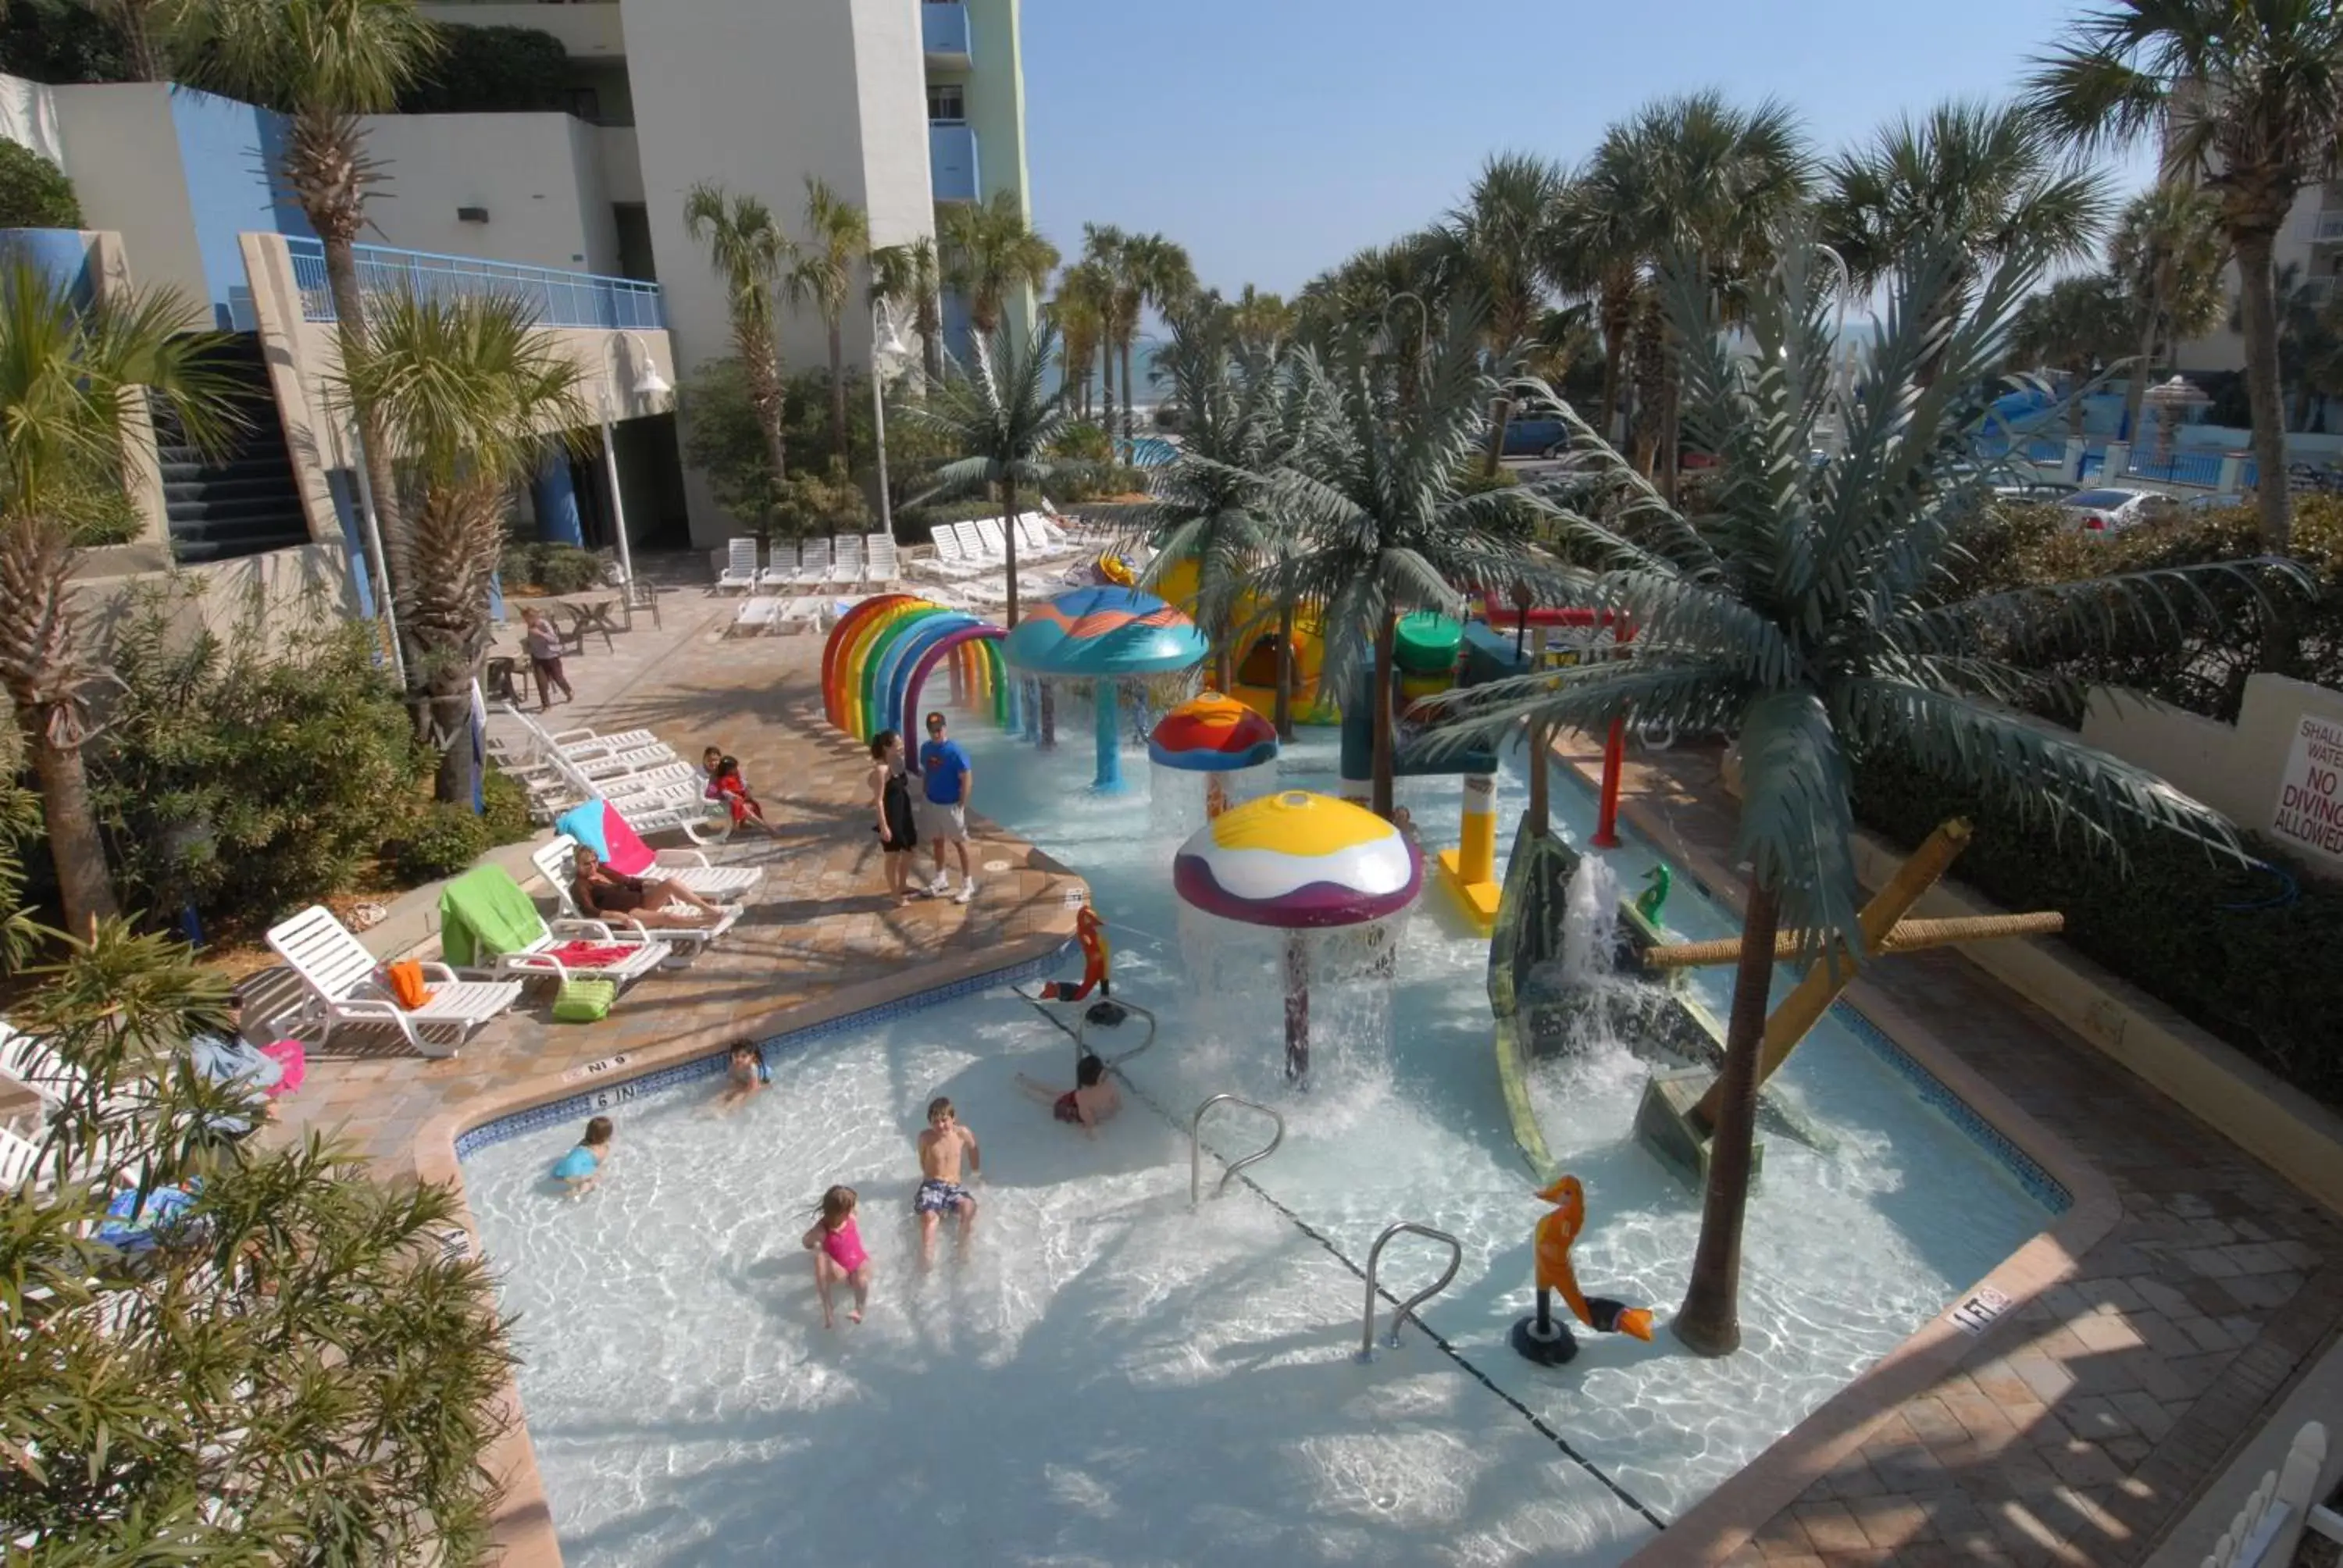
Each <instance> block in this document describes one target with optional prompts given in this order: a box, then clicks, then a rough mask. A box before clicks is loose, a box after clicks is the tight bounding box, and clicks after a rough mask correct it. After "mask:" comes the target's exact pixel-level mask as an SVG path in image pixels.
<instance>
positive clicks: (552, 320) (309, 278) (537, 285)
mask: <svg viewBox="0 0 2343 1568" xmlns="http://www.w3.org/2000/svg"><path fill="white" fill-rule="evenodd" d="M285 248H286V249H287V251H288V252H290V253H291V255H292V258H293V282H294V284H295V286H297V287H298V288H299V289H300V291H301V317H302V319H303V320H305V321H332V320H334V319H335V314H334V296H333V292H332V290H331V289H330V288H329V287H328V286H327V280H326V247H325V246H324V245H322V244H321V243H319V242H318V241H317V240H314V239H298V238H295V237H293V236H287V237H286V240H285ZM352 248H353V249H354V250H355V251H356V253H357V269H358V291H359V292H360V293H361V294H364V295H367V296H374V295H394V294H410V295H415V296H417V297H422V298H425V299H460V298H465V297H470V296H476V295H505V296H508V297H514V298H518V299H520V300H522V301H524V302H526V303H527V304H528V305H529V306H530V307H532V308H533V309H534V310H535V312H536V314H537V324H538V326H539V327H599V328H602V329H604V330H606V331H635V332H650V331H658V330H660V329H662V328H664V327H666V326H667V309H666V307H665V305H664V303H663V302H662V300H661V298H660V296H659V285H658V284H656V283H643V282H640V281H639V280H637V279H635V278H631V277H604V276H600V275H598V274H597V273H591V272H562V271H558V270H557V269H555V268H553V267H549V266H515V265H513V264H512V263H510V262H503V261H482V260H481V259H479V258H478V257H477V256H435V255H433V254H432V253H430V252H429V251H422V250H391V249H389V248H387V247H386V246H378V245H361V246H353V247H352Z"/></svg>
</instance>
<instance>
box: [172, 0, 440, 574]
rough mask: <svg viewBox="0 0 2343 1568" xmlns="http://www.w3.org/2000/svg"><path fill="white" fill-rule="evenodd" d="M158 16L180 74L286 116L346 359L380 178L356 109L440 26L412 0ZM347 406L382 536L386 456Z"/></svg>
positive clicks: (354, 347)
mask: <svg viewBox="0 0 2343 1568" xmlns="http://www.w3.org/2000/svg"><path fill="white" fill-rule="evenodd" d="M165 19H166V21H167V23H168V30H169V43H170V57H171V60H172V62H173V63H174V64H175V65H176V66H177V68H178V72H179V79H180V80H181V81H183V82H185V83H186V85H189V86H193V87H207V88H210V89H211V90H213V91H215V92H219V93H225V94H226V95H228V96H230V97H235V98H243V99H246V100H247V101H248V102H251V103H256V104H261V105H265V106H267V107H269V108H274V109H281V110H283V111H284V112H285V113H286V114H287V116H289V124H288V125H287V127H286V136H285V161H284V164H283V166H282V173H283V175H284V177H285V183H286V185H287V186H289V187H290V188H291V190H292V192H293V199H294V200H295V201H297V202H298V203H299V204H300V206H301V212H302V215H303V216H305V217H307V219H308V220H309V226H310V228H311V229H312V230H313V231H315V232H316V234H317V239H318V241H319V243H320V244H321V245H323V246H324V247H325V252H326V283H327V289H328V291H329V292H330V293H331V294H332V296H333V299H334V322H335V329H336V334H337V338H338V341H339V345H340V348H341V356H342V359H343V361H344V362H345V363H348V362H350V361H352V360H355V359H356V358H357V357H358V356H359V355H361V354H362V353H364V352H365V349H366V341H367V299H366V294H365V291H364V290H362V289H361V288H360V287H359V286H358V269H357V251H356V249H355V248H354V247H355V246H357V238H358V236H359V235H360V234H361V233H363V232H364V231H365V229H366V226H367V192H368V191H369V190H370V189H371V187H372V186H375V185H376V184H377V183H379V182H380V180H381V178H382V171H381V166H379V165H377V163H376V162H375V161H374V160H373V159H372V158H369V157H368V156H367V152H366V122H365V121H364V120H363V119H361V118H360V116H365V115H384V114H388V113H390V112H391V111H392V110H394V109H396V108H397V106H398V95H399V94H400V93H401V92H402V91H404V90H405V89H406V88H407V86H409V85H412V84H413V83H414V82H416V81H417V80H418V79H419V78H420V77H421V75H423V72H424V71H425V69H426V68H427V67H428V66H429V65H431V63H432V62H433V61H434V60H435V59H437V56H438V54H439V50H440V47H441V45H440V36H439V33H438V30H437V28H436V27H434V26H433V25H431V23H429V22H428V21H427V20H425V19H424V17H423V15H422V14H421V13H420V12H418V11H417V9H416V7H415V0H170V4H169V6H168V9H167V10H166V13H165ZM356 412H357V423H358V434H359V437H360V443H361V445H363V446H364V447H365V448H366V451H365V454H364V457H365V462H366V466H367V484H368V487H370V488H371V489H372V490H373V492H374V502H375V510H376V512H377V515H378V517H379V518H380V520H381V523H382V532H383V534H384V536H385V537H386V538H387V537H389V536H390V535H393V534H396V533H397V531H398V528H399V521H400V519H399V514H398V496H397V486H396V485H395V484H394V483H393V482H392V473H391V457H392V454H391V452H390V449H389V447H388V445H387V441H386V440H385V432H384V430H383V428H382V422H381V420H380V419H379V418H377V417H376V415H375V413H374V410H373V409H372V408H371V407H368V406H367V405H366V404H363V403H361V404H360V405H358V407H357V410H356Z"/></svg>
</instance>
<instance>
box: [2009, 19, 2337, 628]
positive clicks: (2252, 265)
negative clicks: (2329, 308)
mask: <svg viewBox="0 0 2343 1568" xmlns="http://www.w3.org/2000/svg"><path fill="white" fill-rule="evenodd" d="M2029 85H2030V86H2031V88H2032V93H2031V96H2030V106H2031V107H2032V109H2033V111H2034V112H2035V114H2036V115H2037V116H2039V117H2040V119H2041V122H2042V123H2043V124H2044V125H2046V126H2049V127H2050V128H2051V129H2052V130H2053V131H2054V132H2056V133H2057V134H2061V135H2064V136H2069V137H2072V138H2073V139H2074V140H2075V141H2076V143H2077V145H2078V146H2083V147H2086V148H2098V147H2106V146H2128V145H2132V144H2135V143H2137V141H2138V140H2139V139H2140V138H2141V137H2142V136H2146V135H2147V134H2149V133H2150V132H2154V133H2156V134H2157V135H2159V136H2162V138H2163V151H2164V173H2165V177H2166V178H2167V179H2173V180H2181V181H2186V182H2188V183H2191V184H2198V185H2202V186H2206V187H2207V188H2208V189H2209V190H2211V192H2212V193H2213V196H2214V199H2215V201H2216V202H2217V203H2218V204H2219V206H2220V213H2221V218H2220V221H2221V227H2222V230H2223V231H2224V232H2225V233H2226V234H2227V236H2228V241H2229V250H2230V253H2231V254H2232V255H2233V256H2235V257H2236V259H2237V277H2238V283H2239V286H2240V289H2241V291H2242V293H2243V295H2244V304H2245V328H2246V397H2247V403H2248V405H2249V406H2250V407H2251V408H2252V410H2253V424H2254V458H2255V461H2256V463H2257V465H2258V467H2259V468H2260V471H2261V477H2262V482H2261V483H2260V484H2258V485H2257V486H2256V487H2255V491H2254V493H2255V497H2256V499H2257V502H2258V505H2259V507H2260V508H2261V528H2262V548H2265V549H2267V550H2269V551H2272V552H2273V553H2280V554H2282V553H2284V552H2285V551H2286V550H2287V549H2288V548H2289V547H2290V546H2291V544H2292V542H2293V528H2294V518H2293V511H2292V508H2291V505H2290V502H2289V498H2288V494H2287V487H2286V486H2285V485H2284V484H2283V483H2281V482H2280V476H2282V475H2283V474H2284V473H2285V472H2286V427H2285V423H2284V411H2283V409H2282V408H2281V407H2280V404H2279V391H2278V295H2277V288H2276V283H2277V279H2276V275H2275V273H2274V271H2273V268H2272V262H2271V251H2272V248H2273V246H2274V245H2275V243H2276V241H2277V239H2278V230H2279V228H2280V227H2282V226H2284V225H2285V223H2286V216H2287V214H2288V212H2290V211H2291V210H2292V209H2293V207H2294V199H2295V197H2296V196H2297V195H2298V194H2299V193H2300V192H2301V190H2302V188H2303V187H2304V186H2307V185H2309V184H2310V183H2312V182H2313V181H2315V180H2318V179H2323V178H2325V177H2327V176H2330V175H2332V174H2333V173H2334V172H2335V170H2336V150H2337V142H2338V136H2343V8H2338V7H2337V6H2335V5H2328V4H2326V3H2324V0H2266V3H2261V4H2256V5H2233V4H2230V3H2229V0H2104V3H2103V4H2102V5H2100V6H2099V7H2098V8H2097V9H2096V10H2094V11H2093V12H2091V13H2090V14H2089V15H2086V16H2085V17H2083V19H2082V20H2081V21H2079V22H2077V23H2076V24H2075V26H2074V29H2073V31H2072V33H2071V34H2070V35H2068V38H2067V41H2066V43H2065V44H2064V45H2060V46H2059V47H2058V48H2057V49H2056V50H2054V51H2053V52H2052V53H2051V54H2050V55H2048V56H2047V57H2046V58H2045V59H2044V60H2043V61H2042V62H2041V64H2040V68H2039V69H2037V70H2036V72H2035V73H2034V75H2033V77H2032V79H2031V81H2030V83H2029ZM2285 640H2286V639H2285V638H2273V639H2271V646H2269V647H2268V648H2265V650H2264V652H2265V656H2266V658H2277V659H2280V660H2283V658H2284V656H2285V652H2286V650H2285V648H2283V647H2282V646H2280V645H2281V644H2282V643H2283V642H2284V641H2285Z"/></svg>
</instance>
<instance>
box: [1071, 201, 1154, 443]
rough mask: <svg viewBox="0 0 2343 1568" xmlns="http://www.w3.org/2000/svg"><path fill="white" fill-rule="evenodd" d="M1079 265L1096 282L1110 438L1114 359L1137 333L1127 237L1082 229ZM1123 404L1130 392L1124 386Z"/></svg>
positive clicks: (1102, 394)
mask: <svg viewBox="0 0 2343 1568" xmlns="http://www.w3.org/2000/svg"><path fill="white" fill-rule="evenodd" d="M1081 265H1082V266H1085V267H1088V268H1091V269H1092V271H1093V275H1094V276H1096V277H1097V279H1098V281H1099V285H1100V287H1101V294H1100V296H1099V356H1100V359H1099V399H1100V404H1101V413H1102V414H1103V415H1104V416H1105V422H1106V433H1107V434H1108V435H1110V436H1111V435H1113V434H1114V423H1115V421H1114V358H1115V350H1116V349H1117V348H1118V347H1121V345H1122V342H1123V339H1124V337H1126V336H1129V335H1133V334H1136V333H1137V332H1138V330H1139V311H1140V303H1141V301H1140V289H1139V279H1138V278H1137V277H1136V276H1133V275H1132V272H1131V236H1129V235H1127V234H1125V233H1123V232H1122V230H1121V229H1119V228H1117V227H1115V226H1113V225H1112V224H1105V223H1086V224H1084V225H1082V260H1081ZM1122 395H1123V397H1124V399H1125V400H1126V401H1127V400H1129V398H1130V397H1131V387H1130V386H1129V385H1128V384H1127V383H1126V385H1125V386H1124V387H1123V389H1122Z"/></svg>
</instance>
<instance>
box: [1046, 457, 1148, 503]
mask: <svg viewBox="0 0 2343 1568" xmlns="http://www.w3.org/2000/svg"><path fill="white" fill-rule="evenodd" d="M1147 487H1148V478H1147V470H1146V469H1144V468H1126V467H1120V466H1118V465H1112V464H1109V465H1104V466H1100V467H1077V468H1068V469H1066V470H1064V471H1063V472H1061V474H1060V475H1059V476H1058V477H1056V478H1054V479H1052V480H1051V481H1050V483H1049V486H1048V489H1049V492H1050V499H1051V500H1052V501H1056V502H1059V503H1061V504H1064V503H1071V502H1074V501H1093V500H1097V499H1099V498H1101V497H1104V496H1132V495H1140V496H1143V495H1145V494H1146V493H1147Z"/></svg>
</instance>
